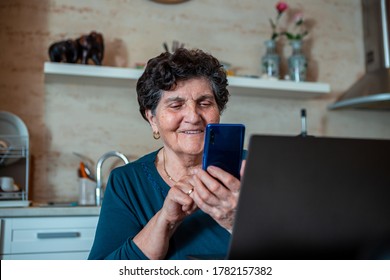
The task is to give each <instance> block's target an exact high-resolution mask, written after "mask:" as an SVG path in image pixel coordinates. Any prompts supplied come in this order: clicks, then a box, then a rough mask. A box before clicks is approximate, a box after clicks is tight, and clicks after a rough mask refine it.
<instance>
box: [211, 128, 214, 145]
mask: <svg viewBox="0 0 390 280" xmlns="http://www.w3.org/2000/svg"><path fill="white" fill-rule="evenodd" d="M214 138H215V133H214V130H213V129H210V143H211V144H212V145H214Z"/></svg>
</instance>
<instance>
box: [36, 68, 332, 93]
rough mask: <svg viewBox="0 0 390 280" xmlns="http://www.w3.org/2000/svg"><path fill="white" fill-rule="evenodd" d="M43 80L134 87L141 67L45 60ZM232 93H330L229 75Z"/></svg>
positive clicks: (315, 86)
mask: <svg viewBox="0 0 390 280" xmlns="http://www.w3.org/2000/svg"><path fill="white" fill-rule="evenodd" d="M44 73H45V80H46V82H48V83H69V82H71V83H83V84H85V83H86V82H85V79H91V83H93V84H98V85H117V86H127V87H133V88H135V86H136V82H137V80H138V78H139V77H140V76H141V75H142V73H143V70H142V69H132V68H120V67H109V66H95V65H83V64H66V63H55V62H45V65H44ZM228 81H229V91H230V93H231V94H232V95H252V96H253V95H255V96H266V97H278V98H280V97H283V98H314V97H318V96H322V95H325V94H328V93H330V86H329V84H325V83H314V82H292V81H284V80H265V79H259V78H247V77H236V76H229V77H228Z"/></svg>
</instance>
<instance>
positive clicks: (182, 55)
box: [137, 48, 230, 121]
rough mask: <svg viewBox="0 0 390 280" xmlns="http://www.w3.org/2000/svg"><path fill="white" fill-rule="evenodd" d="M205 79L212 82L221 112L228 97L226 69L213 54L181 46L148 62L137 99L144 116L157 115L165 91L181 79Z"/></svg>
mask: <svg viewBox="0 0 390 280" xmlns="http://www.w3.org/2000/svg"><path fill="white" fill-rule="evenodd" d="M192 78H206V79H207V80H208V81H209V82H210V85H211V88H212V90H213V93H214V97H215V100H216V103H217V105H218V109H219V112H220V114H221V113H222V112H223V110H224V109H225V108H226V103H227V102H228V100H229V96H230V94H229V91H228V89H227V86H228V81H227V77H226V71H225V69H224V68H223V66H222V64H221V63H220V62H219V61H218V59H216V58H215V57H214V56H212V55H211V54H208V53H205V52H204V51H202V50H199V49H192V50H189V49H185V48H179V49H177V50H176V51H175V52H174V53H169V52H165V53H162V54H160V55H159V56H157V57H155V58H152V59H150V60H149V61H148V63H147V65H146V68H145V71H144V73H143V74H142V76H141V77H140V78H139V80H138V82H137V98H138V103H139V110H140V112H141V115H142V117H143V118H144V119H145V120H146V121H147V118H146V114H145V111H146V110H151V111H152V114H153V115H154V114H155V111H156V107H157V105H158V103H159V102H160V99H161V96H162V94H163V91H165V90H171V89H173V88H174V87H175V85H176V84H177V82H178V81H184V80H188V79H192Z"/></svg>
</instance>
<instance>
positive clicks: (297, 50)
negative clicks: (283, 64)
mask: <svg viewBox="0 0 390 280" xmlns="http://www.w3.org/2000/svg"><path fill="white" fill-rule="evenodd" d="M290 45H291V47H292V53H291V56H290V57H289V58H288V72H289V73H288V74H289V76H290V80H292V81H295V82H303V81H305V80H306V72H307V59H306V56H305V55H304V54H303V53H302V41H301V40H293V41H291V42H290Z"/></svg>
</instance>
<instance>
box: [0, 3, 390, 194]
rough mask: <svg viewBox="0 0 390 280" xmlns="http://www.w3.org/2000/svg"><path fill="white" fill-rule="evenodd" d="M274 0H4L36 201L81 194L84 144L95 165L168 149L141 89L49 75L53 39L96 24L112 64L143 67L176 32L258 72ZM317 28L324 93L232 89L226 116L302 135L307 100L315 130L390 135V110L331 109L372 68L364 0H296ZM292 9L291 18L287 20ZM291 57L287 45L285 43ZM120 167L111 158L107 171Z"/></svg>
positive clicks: (315, 63)
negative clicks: (149, 119)
mask: <svg viewBox="0 0 390 280" xmlns="http://www.w3.org/2000/svg"><path fill="white" fill-rule="evenodd" d="M275 3H276V1H265V0H264V1H258V0H243V1H235V0H191V1H187V2H185V3H183V4H179V5H162V4H158V3H155V2H153V1H149V0H128V1H125V0H122V1H120V0H115V1H109V0H96V1H86V0H77V1H76V0H66V1H65V0H57V1H54V0H2V1H1V2H0V42H1V44H0V110H5V111H10V112H12V113H15V114H17V115H18V116H20V117H21V118H22V119H23V120H24V121H25V123H26V124H27V126H28V128H29V131H30V142H31V154H32V161H31V162H32V165H31V186H32V194H31V197H30V198H31V199H33V200H34V201H65V200H68V201H69V200H76V199H77V190H78V187H77V167H78V163H79V160H78V158H77V157H75V156H74V155H73V152H79V153H81V154H85V155H87V156H89V157H90V158H92V159H93V160H94V161H95V162H96V161H97V159H98V158H99V157H100V155H102V154H103V153H105V152H107V151H109V150H119V151H122V152H123V153H125V154H126V155H128V156H129V158H130V159H131V160H133V159H136V158H137V157H139V156H140V155H143V154H145V153H146V152H148V151H151V150H153V149H156V148H157V147H159V146H160V143H159V142H156V141H155V140H153V138H152V135H151V130H150V128H149V125H148V124H147V123H146V122H145V121H143V119H142V118H141V117H140V115H139V113H138V107H137V103H136V96H135V91H134V89H133V88H126V87H122V86H112V85H106V86H104V85H103V86H101V85H95V84H89V83H88V82H85V83H82V84H80V83H70V84H69V83H66V84H64V83H45V80H44V78H45V77H44V75H43V64H44V62H45V61H48V54H47V49H48V46H49V45H50V44H51V43H53V42H55V41H59V40H63V39H66V38H72V39H74V38H77V37H78V36H80V35H81V34H86V33H89V32H90V31H92V30H97V31H99V32H101V33H103V35H104V39H105V47H106V50H105V58H104V61H103V64H104V65H107V66H120V67H134V65H135V64H136V63H138V62H146V61H147V60H148V59H149V58H150V57H152V56H155V55H157V54H159V53H160V52H162V51H163V47H162V43H163V42H167V43H168V44H169V45H171V43H172V41H173V40H179V41H180V42H183V43H185V45H186V46H187V47H198V48H202V49H204V50H206V51H209V52H211V53H212V54H214V55H215V56H216V57H218V58H219V59H220V60H222V61H226V62H229V63H231V64H232V65H233V66H234V67H235V69H237V74H240V75H246V74H250V75H253V74H254V75H258V74H259V60H260V57H261V55H262V54H263V53H264V41H265V40H266V39H268V38H269V36H270V26H269V18H274V17H275V15H276V11H275V8H274V4H275ZM287 3H288V4H289V5H290V7H291V8H292V9H291V10H293V9H295V10H302V11H303V13H304V15H305V18H306V19H307V20H308V22H309V23H310V25H311V28H310V35H309V36H308V37H307V38H306V41H305V47H306V49H305V51H306V54H307V56H308V57H309V70H310V75H309V76H310V79H311V80H314V81H319V82H324V83H329V84H330V86H331V89H332V92H331V94H330V95H329V96H327V97H322V98H318V99H303V100H302V99H288V98H283V99H282V98H264V97H248V96H245V97H242V96H232V98H231V102H230V103H229V106H228V109H227V111H226V112H225V113H224V114H223V121H226V122H243V123H245V124H246V126H247V139H249V136H250V134H252V133H266V134H283V135H295V134H298V133H299V132H300V119H299V111H300V109H301V108H306V110H307V113H308V131H309V133H310V134H314V135H325V136H337V137H363V138H390V129H389V112H375V111H355V110H345V111H328V110H327V108H326V107H327V105H328V104H330V103H332V102H333V101H334V99H335V98H336V97H338V96H339V95H340V94H341V93H342V92H343V91H344V90H346V89H347V88H348V87H349V86H350V85H351V84H353V83H354V82H355V81H356V80H357V79H358V78H359V77H360V76H361V75H362V74H363V73H364V56H363V52H364V50H363V41H362V17H361V7H360V0H343V1H340V0H330V1H325V0H314V1H313V0H301V1H297V0H294V1H293V0H291V1H287ZM286 18H287V17H286ZM280 51H281V53H282V58H283V63H284V67H285V59H286V57H287V56H288V55H289V52H290V48H289V47H288V45H284V47H283V48H282V49H280ZM113 164H114V161H111V162H110V160H108V161H107V163H105V167H104V172H105V174H104V176H105V177H106V173H107V172H108V171H109V169H110V168H111V167H112V165H113Z"/></svg>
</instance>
